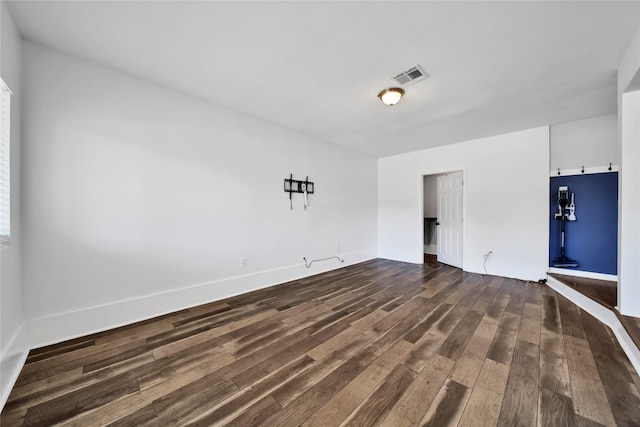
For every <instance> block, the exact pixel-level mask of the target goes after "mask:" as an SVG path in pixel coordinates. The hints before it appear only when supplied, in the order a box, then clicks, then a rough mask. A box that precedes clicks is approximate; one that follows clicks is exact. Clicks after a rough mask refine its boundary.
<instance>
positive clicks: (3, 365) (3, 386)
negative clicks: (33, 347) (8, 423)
mask: <svg viewBox="0 0 640 427" xmlns="http://www.w3.org/2000/svg"><path fill="white" fill-rule="evenodd" d="M28 343H29V340H28V338H27V328H26V325H25V323H22V324H21V325H20V327H19V328H18V330H17V331H15V333H14V334H13V336H12V337H11V339H10V340H9V342H8V344H7V346H6V348H4V349H3V350H4V351H3V354H2V357H1V358H0V410H1V409H2V408H4V404H5V403H6V402H7V399H8V398H9V393H11V389H13V386H14V385H15V383H16V380H17V379H18V375H20V371H21V370H22V367H23V366H24V362H25V361H26V360H27V355H28V354H29V347H28Z"/></svg>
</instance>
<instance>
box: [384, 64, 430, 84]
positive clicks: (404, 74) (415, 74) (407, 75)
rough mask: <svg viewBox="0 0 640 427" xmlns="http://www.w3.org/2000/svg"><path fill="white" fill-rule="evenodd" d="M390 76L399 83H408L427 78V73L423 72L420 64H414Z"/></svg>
mask: <svg viewBox="0 0 640 427" xmlns="http://www.w3.org/2000/svg"><path fill="white" fill-rule="evenodd" d="M391 78H392V79H393V80H395V81H397V82H398V83H400V84H401V85H409V84H412V83H416V82H419V81H420V80H424V79H427V78H429V75H428V74H427V73H425V71H424V70H423V69H422V67H421V66H420V65H418V64H416V65H414V66H413V67H411V68H408V69H406V70H404V71H401V72H399V73H397V74H396V75H394V76H393V77H391Z"/></svg>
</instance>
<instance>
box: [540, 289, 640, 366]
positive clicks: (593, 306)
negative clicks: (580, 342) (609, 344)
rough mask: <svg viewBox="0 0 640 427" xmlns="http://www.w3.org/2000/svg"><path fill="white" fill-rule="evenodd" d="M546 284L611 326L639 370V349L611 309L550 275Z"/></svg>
mask: <svg viewBox="0 0 640 427" xmlns="http://www.w3.org/2000/svg"><path fill="white" fill-rule="evenodd" d="M547 285H548V286H549V287H550V288H551V289H553V290H554V291H556V292H558V293H559V294H561V295H563V296H564V297H565V298H567V299H569V300H570V301H571V302H573V303H574V304H576V305H577V306H578V307H580V308H581V309H583V310H584V311H586V312H587V313H589V314H590V315H592V316H593V317H595V318H596V319H598V320H599V321H601V322H602V323H604V324H605V325H607V326H608V327H609V328H611V330H612V331H613V333H614V334H615V336H616V338H617V339H618V342H619V343H620V347H622V350H624V352H625V353H626V355H627V357H628V358H629V361H630V362H631V364H632V365H633V367H634V369H635V370H636V372H640V370H639V369H640V349H638V347H636V345H635V343H634V342H633V340H632V339H631V337H630V336H629V334H628V333H627V330H626V329H625V328H624V326H622V323H620V320H619V319H618V317H617V316H616V315H615V313H614V312H613V311H611V310H609V309H608V308H606V307H605V306H603V305H600V304H598V303H597V302H595V301H594V300H592V299H591V298H589V297H587V296H585V295H583V294H581V293H580V292H578V291H576V290H575V289H573V288H571V287H569V286H567V285H565V284H564V283H562V282H560V281H558V280H557V279H554V278H553V277H551V276H547Z"/></svg>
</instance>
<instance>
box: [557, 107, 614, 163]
mask: <svg viewBox="0 0 640 427" xmlns="http://www.w3.org/2000/svg"><path fill="white" fill-rule="evenodd" d="M549 135H550V136H549V138H550V145H551V159H550V162H549V165H550V170H551V171H556V170H558V168H560V171H561V172H562V171H566V170H567V169H581V168H582V166H584V167H585V170H586V169H587V168H594V167H604V166H607V167H608V166H609V163H612V164H613V165H619V163H620V153H619V152H618V151H619V150H618V115H617V114H610V115H607V116H599V117H592V118H589V119H585V120H578V121H574V122H568V123H561V124H556V125H551V126H550V130H549Z"/></svg>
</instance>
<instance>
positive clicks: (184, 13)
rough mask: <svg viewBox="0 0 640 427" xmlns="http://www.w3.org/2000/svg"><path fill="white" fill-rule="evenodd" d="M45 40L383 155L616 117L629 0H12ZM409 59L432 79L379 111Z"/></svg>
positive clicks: (16, 12)
mask: <svg viewBox="0 0 640 427" xmlns="http://www.w3.org/2000/svg"><path fill="white" fill-rule="evenodd" d="M9 8H10V11H11V14H12V16H13V18H14V20H15V22H16V25H17V26H18V28H19V30H20V32H21V34H22V36H23V37H24V38H25V39H28V40H33V41H37V42H40V43H43V44H45V45H49V46H52V47H55V48H58V49H61V50H63V51H66V52H69V53H72V54H76V55H79V56H81V57H85V58H88V59H91V60H94V61H97V62H99V63H102V64H105V65H108V66H111V67H114V68H116V69H119V70H123V71H125V72H128V73H131V74H135V75H138V76H140V77H143V78H146V79H149V80H152V81H155V82H158V83H160V84H163V85H165V86H169V87H172V88H175V89H178V90H181V91H184V92H188V93H191V94H193V95H196V96H199V97H203V98H207V99H209V100H211V101H213V102H215V103H216V104H219V105H222V106H226V107H228V108H231V109H234V110H237V111H242V112H245V113H248V114H251V115H253V116H257V117H260V118H263V119H265V120H269V121H272V122H275V123H279V124H281V125H283V126H286V127H289V128H292V129H296V130H298V131H301V132H303V133H305V134H308V135H312V136H315V137H317V138H320V139H323V140H325V141H330V142H333V143H335V144H338V145H341V146H344V147H348V148H350V149H353V150H356V151H359V152H362V153H365V154H368V155H371V156H376V157H381V156H387V155H393V154H399V153H404V152H409V151H414V150H418V149H422V148H429V147H434V146H438V145H444V144H450V143H454V142H459V141H463V140H468V139H473V138H478V137H483V136H490V135H496V134H500V133H505V132H510V131H515V130H521V129H526V128H531V127H536V126H541V125H548V124H553V123H561V122H567V121H572V120H578V119H583V118H587V117H593V116H598V115H603V114H611V113H615V112H616V69H617V67H618V65H619V62H620V60H621V59H622V56H623V54H624V52H625V50H626V48H627V45H628V43H629V42H630V40H631V38H632V36H633V34H634V32H635V31H636V30H637V28H638V27H639V26H640V1H625V2H613V1H602V2H581V1H570V2H558V1H554V2H520V1H518V2H481V1H474V2H416V1H414V2H399V1H387V2H383V1H376V2H366V1H356V2H328V1H327V2H308V1H300V2H293V1H288V2H267V1H262V2H240V1H233V2H218V1H209V2H202V1H200V2H188V1H140V2H133V1H125V2H123V1H118V2H116V1H112V2H97V1H88V2H87V1H85V2H63V1H45V2H37V1H25V2H9ZM416 63H419V64H421V65H422V66H423V67H424V69H425V70H426V72H427V73H428V74H429V75H430V76H431V78H429V79H427V80H425V81H422V82H420V83H416V84H414V85H412V86H409V87H406V88H405V89H406V96H405V98H404V99H403V100H402V101H401V102H400V103H399V104H398V105H396V106H393V107H386V106H384V105H383V104H382V103H381V102H379V100H378V99H377V97H376V96H377V94H378V92H379V91H380V90H382V89H384V88H386V87H390V86H394V83H395V82H394V81H393V80H391V78H390V77H391V76H392V75H393V74H395V73H396V72H399V71H401V70H403V69H405V68H407V67H410V66H412V65H414V64H416Z"/></svg>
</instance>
